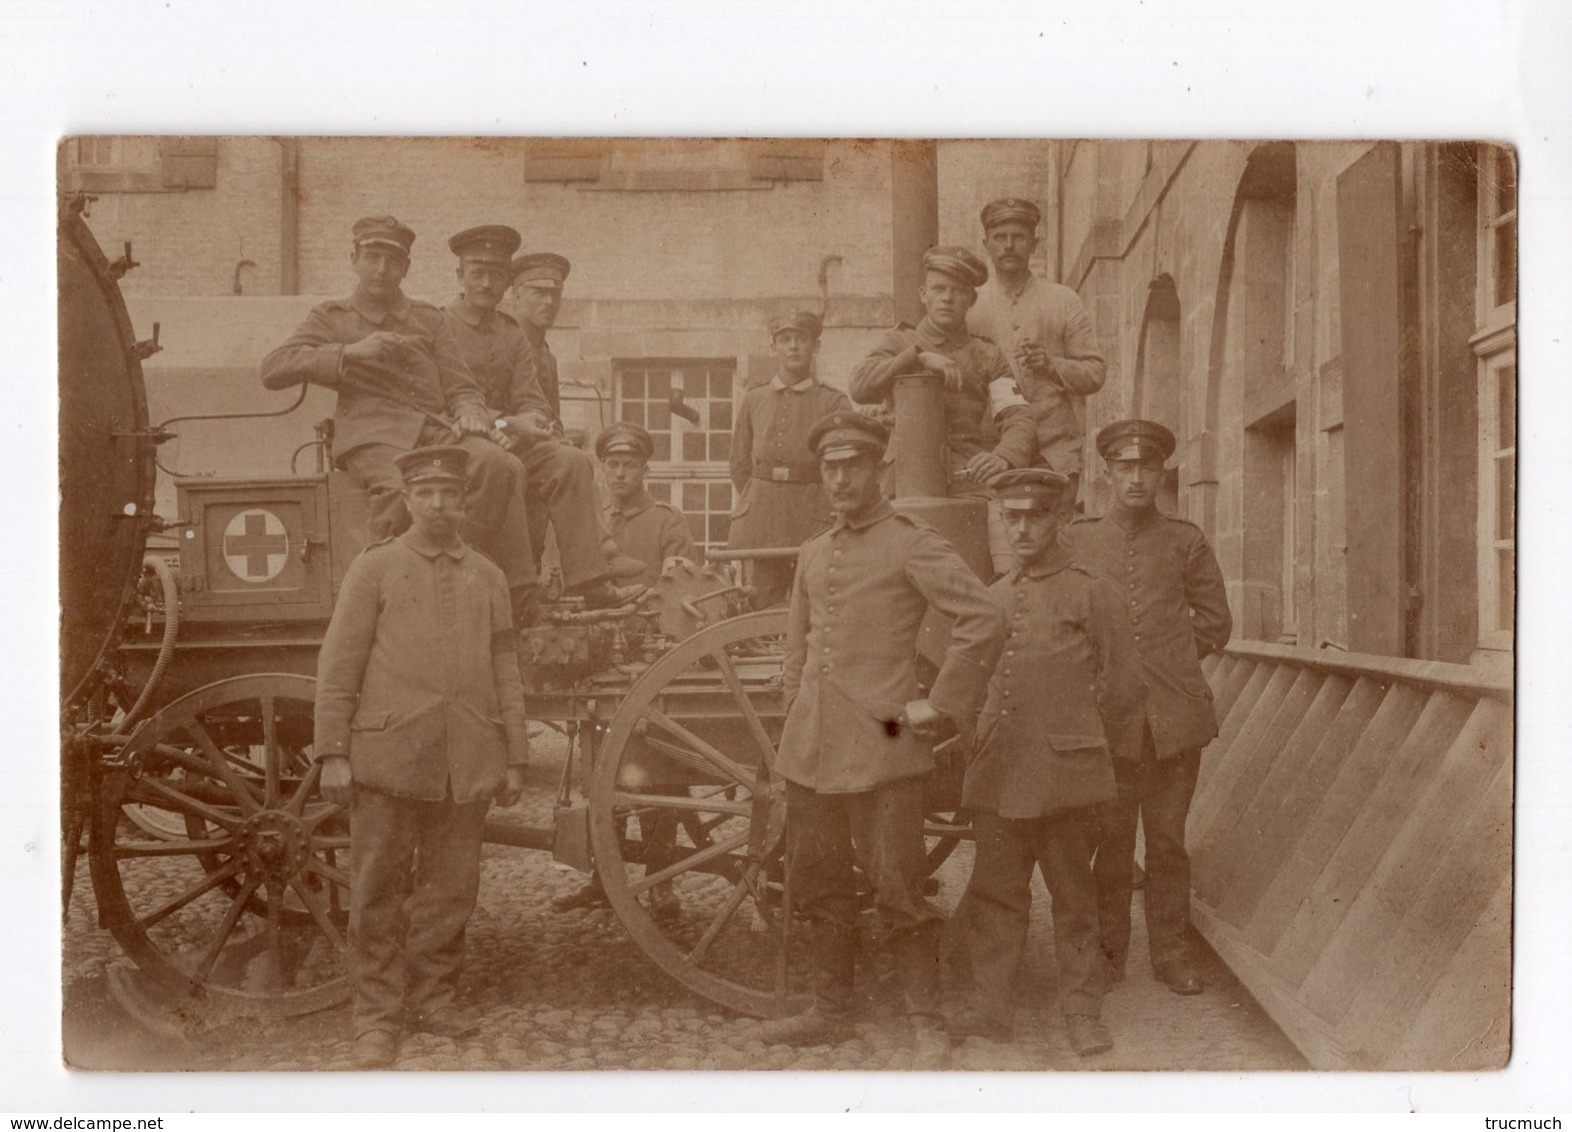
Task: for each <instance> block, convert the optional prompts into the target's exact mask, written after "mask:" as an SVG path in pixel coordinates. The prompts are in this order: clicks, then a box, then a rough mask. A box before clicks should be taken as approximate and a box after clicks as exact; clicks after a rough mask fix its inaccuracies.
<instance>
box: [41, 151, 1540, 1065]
mask: <svg viewBox="0 0 1572 1132" xmlns="http://www.w3.org/2000/svg"><path fill="white" fill-rule="evenodd" d="M55 156H56V178H57V193H56V198H57V201H56V203H57V221H56V222H57V228H56V248H57V260H56V262H57V270H58V275H57V281H58V343H59V370H58V394H59V417H58V423H59V437H58V441H59V465H58V467H59V500H60V509H59V546H60V551H61V553H60V561H59V587H60V588H59V597H60V610H61V612H60V653H59V672H60V701H59V731H60V734H61V736H62V743H61V751H60V784H61V786H60V803H61V804H60V831H61V834H60V859H61V870H62V871H61V881H62V891H61V894H60V899H61V901H62V905H61V907H62V909H63V914H64V920H63V927H62V930H61V954H60V966H59V969H58V982H59V987H60V1001H61V1019H60V1026H61V1030H60V1034H61V1042H62V1056H63V1060H64V1062H65V1064H66V1065H67V1066H68V1067H69V1068H70V1069H71V1070H73V1071H96V1070H117V1071H160V1072H165V1071H171V1070H199V1071H207V1072H213V1071H236V1070H245V1071H256V1070H267V1071H297V1072H316V1071H356V1070H396V1071H402V1072H419V1071H444V1070H445V1071H466V1072H473V1071H492V1072H500V1071H512V1072H519V1071H532V1072H560V1071H573V1070H596V1071H623V1072H626V1071H644V1072H652V1071H687V1072H689V1073H692V1072H700V1073H705V1072H710V1073H713V1072H715V1071H722V1072H733V1073H735V1072H739V1071H766V1070H773V1071H812V1070H819V1071H858V1072H886V1071H916V1072H923V1073H932V1072H950V1073H960V1072H965V1071H973V1072H982V1071H988V1072H1001V1071H1025V1072H1041V1071H1045V1070H1071V1071H1115V1070H1162V1071H1213V1072H1227V1073H1233V1074H1237V1073H1240V1072H1244V1071H1249V1072H1259V1071H1278V1072H1300V1071H1311V1070H1315V1071H1360V1072H1366V1073H1368V1072H1375V1071H1379V1072H1411V1071H1435V1072H1447V1073H1475V1074H1480V1073H1489V1072H1493V1071H1497V1070H1501V1069H1503V1068H1505V1067H1506V1066H1507V1065H1508V1064H1509V1062H1510V1061H1511V1059H1512V1055H1513V1040H1514V1031H1513V1008H1514V991H1513V982H1514V962H1513V917H1514V908H1515V901H1516V898H1517V895H1518V893H1517V890H1516V889H1515V887H1514V869H1513V866H1514V783H1515V781H1516V778H1515V766H1516V762H1515V758H1514V708H1515V702H1514V700H1515V690H1516V688H1515V680H1514V675H1515V672H1514V647H1515V632H1516V629H1517V619H1516V611H1517V603H1516V595H1517V527H1518V515H1517V501H1518V489H1517V427H1518V420H1519V412H1518V400H1517V389H1518V366H1517V355H1518V337H1517V300H1518V248H1519V240H1518V198H1519V180H1518V171H1519V158H1518V153H1517V152H1516V151H1515V149H1514V148H1513V146H1511V145H1509V144H1504V143H1503V142H1501V141H1499V140H1490V139H1482V138H1480V137H1478V136H1477V135H1469V134H1464V135H1458V136H1455V137H1440V136H1438V137H1435V138H1431V139H1426V140H1413V139H1407V140H1404V139H1399V138H1397V137H1391V138H1389V139H1386V140H1371V139H1366V140H1348V141H1332V140H1293V139H1292V138H1284V139H1263V138H1252V139H1244V138H1238V139H1229V138H1224V137H1213V138H1198V139H1191V140H1186V139H1182V138H1174V137H1168V138H1156V139H1153V140H1142V139H1140V138H1137V137H1119V138H1108V139H1096V138H1063V137H1062V138H1040V139H1034V138H1013V139H1001V138H971V139H969V138H964V137H948V138H938V139H923V138H920V137H900V138H897V137H890V136H885V137H851V136H842V137H834V136H828V137H785V136H774V137H764V136H754V137H740V136H715V137H652V136H645V137H616V136H606V137H566V136H565V137H542V136H532V137H495V136H488V137H466V136H405V137H354V136H331V137H330V136H315V135H302V136H273V135H269V136H263V135H261V134H216V133H204V134H192V135H174V134H168V133H160V134H140V133H130V132H126V133H84V132H79V131H72V132H70V133H69V134H68V135H67V136H64V137H62V138H61V139H60V141H59V144H58V148H57V150H56V155H55ZM37 977H38V978H40V979H44V978H48V979H53V978H54V974H53V973H52V972H43V971H40V972H38V973H37ZM1519 993H1520V994H1521V993H1522V991H1521V988H1520V991H1519Z"/></svg>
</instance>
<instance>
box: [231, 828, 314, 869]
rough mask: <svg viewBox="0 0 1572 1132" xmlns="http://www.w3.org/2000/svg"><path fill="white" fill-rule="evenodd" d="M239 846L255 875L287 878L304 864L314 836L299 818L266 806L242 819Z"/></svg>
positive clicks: (237, 843) (237, 838)
mask: <svg viewBox="0 0 1572 1132" xmlns="http://www.w3.org/2000/svg"><path fill="white" fill-rule="evenodd" d="M235 843H236V848H237V849H239V851H240V852H241V853H242V854H244V855H245V859H246V864H247V866H248V869H249V871H250V872H251V874H252V875H253V876H259V877H261V878H263V879H264V880H272V881H280V882H282V881H285V880H288V879H289V878H290V877H291V876H294V875H296V874H298V873H299V872H300V870H301V869H302V868H304V867H305V863H306V858H307V857H308V856H309V855H310V850H311V839H310V837H309V836H308V835H307V833H306V827H305V826H304V824H302V823H301V821H300V819H299V818H296V817H295V816H294V815H293V814H289V813H285V812H284V811H283V810H263V811H261V812H260V813H257V814H253V815H252V816H251V817H250V818H248V819H246V820H245V821H244V822H242V823H241V826H240V829H239V831H238V832H237V833H236V836H235Z"/></svg>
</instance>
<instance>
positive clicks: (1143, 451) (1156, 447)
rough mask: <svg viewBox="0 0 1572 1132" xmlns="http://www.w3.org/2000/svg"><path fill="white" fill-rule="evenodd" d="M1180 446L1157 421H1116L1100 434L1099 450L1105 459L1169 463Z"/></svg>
mask: <svg viewBox="0 0 1572 1132" xmlns="http://www.w3.org/2000/svg"><path fill="white" fill-rule="evenodd" d="M1178 443H1179V442H1178V441H1176V440H1175V439H1174V434H1173V433H1171V432H1169V431H1168V430H1167V429H1166V428H1164V427H1163V426H1162V425H1160V424H1158V423H1157V422H1156V421H1144V420H1136V419H1132V420H1127V421H1115V422H1114V423H1113V424H1111V425H1108V426H1107V427H1106V428H1104V429H1102V430H1101V431H1099V432H1098V434H1097V451H1098V452H1100V453H1102V456H1103V459H1105V460H1150V459H1153V458H1155V459H1158V460H1166V459H1168V457H1170V456H1172V455H1173V454H1174V449H1175V448H1176V447H1178Z"/></svg>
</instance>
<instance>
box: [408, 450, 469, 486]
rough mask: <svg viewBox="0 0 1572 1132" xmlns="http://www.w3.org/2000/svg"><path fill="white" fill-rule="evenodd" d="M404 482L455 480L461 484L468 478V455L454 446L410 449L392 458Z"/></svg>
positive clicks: (412, 483) (411, 483)
mask: <svg viewBox="0 0 1572 1132" xmlns="http://www.w3.org/2000/svg"><path fill="white" fill-rule="evenodd" d="M393 462H394V463H395V464H397V465H398V470H399V471H400V472H401V473H403V476H404V482H405V483H406V484H409V485H414V484H417V483H423V482H425V481H426V480H456V481H458V482H459V483H463V482H464V481H465V480H467V479H468V478H469V453H468V452H466V451H464V449H462V448H460V447H459V446H458V445H456V444H435V445H432V446H431V447H429V448H412V449H410V451H408V452H400V453H399V454H398V455H397V456H395V457H393Z"/></svg>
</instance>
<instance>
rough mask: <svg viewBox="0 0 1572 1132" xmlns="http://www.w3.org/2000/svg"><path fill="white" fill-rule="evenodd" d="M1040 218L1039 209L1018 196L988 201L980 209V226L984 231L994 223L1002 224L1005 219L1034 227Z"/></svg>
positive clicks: (1040, 211)
mask: <svg viewBox="0 0 1572 1132" xmlns="http://www.w3.org/2000/svg"><path fill="white" fill-rule="evenodd" d="M1042 218H1043V214H1042V210H1041V209H1039V208H1038V207H1037V206H1036V205H1035V204H1033V203H1032V202H1031V201H1029V200H1022V199H1020V198H1019V197H1005V198H1004V199H1003V200H995V201H989V202H988V203H987V204H985V205H984V206H983V210H982V226H983V231H985V232H986V231H987V230H988V229H989V228H992V227H993V226H994V225H995V224H1003V223H1004V222H1005V221H1007V220H1019V221H1020V222H1021V223H1023V224H1029V225H1031V226H1032V227H1033V228H1035V227H1037V225H1038V224H1040V223H1041V222H1042Z"/></svg>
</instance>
